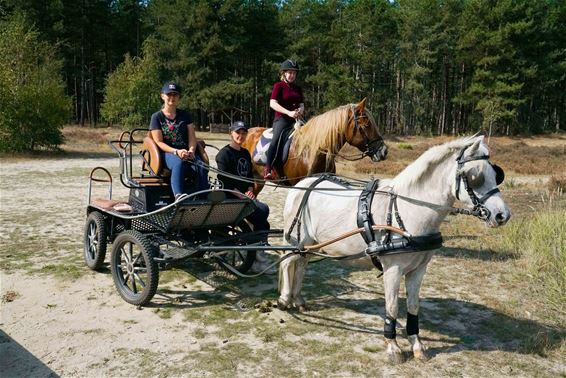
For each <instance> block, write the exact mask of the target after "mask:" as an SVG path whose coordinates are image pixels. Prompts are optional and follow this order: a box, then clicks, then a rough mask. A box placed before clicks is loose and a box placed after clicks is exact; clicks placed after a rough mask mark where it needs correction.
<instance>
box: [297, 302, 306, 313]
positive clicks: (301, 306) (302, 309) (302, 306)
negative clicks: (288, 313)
mask: <svg viewBox="0 0 566 378" xmlns="http://www.w3.org/2000/svg"><path fill="white" fill-rule="evenodd" d="M297 310H298V311H299V312H301V313H303V312H306V311H307V306H305V305H304V304H302V305H299V307H298V308H297Z"/></svg>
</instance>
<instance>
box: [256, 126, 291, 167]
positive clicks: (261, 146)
mask: <svg viewBox="0 0 566 378" xmlns="http://www.w3.org/2000/svg"><path fill="white" fill-rule="evenodd" d="M295 130H296V129H291V130H285V131H283V134H282V135H281V140H284V141H285V145H284V146H283V147H282V148H281V149H280V152H281V154H282V155H281V158H279V160H280V161H281V163H284V162H286V161H287V158H288V157H289V149H290V148H291V141H292V140H293V135H294V131H295ZM272 140H273V129H272V128H269V129H265V131H264V132H263V133H262V134H261V137H260V138H259V140H258V141H257V144H256V145H255V149H254V152H253V154H252V159H253V161H254V163H256V164H258V165H265V164H267V150H268V149H269V145H270V144H271V141H272Z"/></svg>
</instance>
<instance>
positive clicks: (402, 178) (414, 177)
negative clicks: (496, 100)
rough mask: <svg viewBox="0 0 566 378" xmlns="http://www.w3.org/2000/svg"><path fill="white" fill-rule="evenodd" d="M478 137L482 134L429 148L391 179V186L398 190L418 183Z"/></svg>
mask: <svg viewBox="0 0 566 378" xmlns="http://www.w3.org/2000/svg"><path fill="white" fill-rule="evenodd" d="M478 138H483V136H480V137H478V136H476V135H474V136H471V137H466V138H461V139H456V140H453V141H450V142H446V143H444V144H441V145H438V146H434V147H431V148H429V149H428V150H427V151H425V152H424V153H423V154H422V155H421V156H420V157H418V158H417V160H415V161H414V162H412V163H411V164H409V165H408V166H407V167H406V168H405V169H404V170H403V171H401V173H399V174H398V175H397V176H396V177H395V178H394V179H393V181H392V183H391V184H392V186H393V187H395V188H396V189H398V190H399V189H403V188H407V187H411V186H415V185H420V183H421V181H423V179H424V178H427V177H429V175H430V174H431V172H432V171H433V170H434V169H435V168H437V167H438V165H440V164H442V162H444V161H445V160H446V159H447V158H448V157H450V156H452V155H454V153H455V152H457V151H460V150H462V149H463V148H465V147H468V146H470V145H472V144H473V143H474V142H475V141H476V140H477V139H478Z"/></svg>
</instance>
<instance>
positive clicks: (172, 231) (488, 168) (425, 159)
mask: <svg viewBox="0 0 566 378" xmlns="http://www.w3.org/2000/svg"><path fill="white" fill-rule="evenodd" d="M358 108H360V106H359V104H358V106H357V107H356V106H351V107H348V108H345V109H341V112H343V113H344V116H343V117H342V118H341V119H342V120H343V121H341V122H339V123H340V124H342V125H346V126H348V127H349V128H346V127H345V126H344V127H343V128H341V129H339V128H337V129H336V130H341V131H340V132H341V134H340V135H342V136H348V135H350V136H353V135H357V136H358V137H359V136H360V135H361V136H363V137H362V138H359V144H358V145H356V144H354V143H357V142H355V139H349V140H348V143H351V144H352V145H355V146H357V147H358V148H359V149H360V150H361V151H363V153H364V154H365V155H368V154H369V155H372V156H374V157H375V156H376V155H379V151H381V150H382V149H381V148H377V147H376V146H379V143H375V141H376V140H378V139H376V138H373V137H372V138H370V137H368V130H370V129H371V128H370V127H368V125H370V124H367V125H362V124H361V123H360V122H359V121H360V115H359V114H358V113H359V111H360V109H358ZM361 110H362V111H363V109H361ZM362 120H363V119H362ZM366 120H367V117H366ZM306 127H307V126H305V128H306ZM366 128H368V130H366ZM143 131H144V132H145V130H143ZM134 134H135V130H134V131H133V132H131V133H126V134H123V135H122V137H121V138H120V140H118V141H113V142H110V143H111V146H112V148H113V149H114V150H115V151H116V152H117V153H118V154H119V156H120V168H121V172H120V179H121V181H122V184H123V185H124V186H126V187H127V188H129V190H130V198H129V200H128V201H125V202H119V201H113V200H112V195H111V190H112V177H111V175H110V174H109V173H108V171H107V170H105V169H104V168H95V169H94V170H93V171H92V172H91V175H90V183H92V182H98V181H102V182H106V183H108V184H109V194H108V198H107V199H105V200H93V199H91V198H90V197H91V195H90V193H91V186H90V185H89V202H88V206H87V216H88V217H87V224H86V227H85V246H84V255H85V261H86V263H87V265H88V266H89V267H90V268H91V269H98V268H100V267H101V265H102V263H103V261H104V256H105V253H106V247H107V244H108V243H113V248H112V254H111V258H110V268H111V271H112V276H113V279H114V282H115V284H116V287H117V289H118V291H119V293H120V295H121V296H122V297H123V298H124V299H125V300H126V301H127V302H128V303H132V304H137V305H144V304H147V303H148V302H149V301H150V300H151V298H152V297H153V295H154V294H155V292H156V290H157V284H158V271H159V265H160V264H161V263H167V262H175V261H180V260H184V259H187V258H190V257H203V258H210V259H214V260H216V261H218V263H219V265H221V266H222V267H224V268H226V269H228V270H229V271H231V272H233V273H237V274H239V275H241V274H242V273H244V272H246V271H247V270H248V269H249V268H250V266H251V264H252V263H253V260H254V257H255V252H256V251H260V250H274V251H281V252H287V253H286V254H285V256H282V257H281V258H279V260H278V261H277V262H276V263H280V262H282V264H281V266H280V273H279V284H280V287H279V290H280V297H279V299H278V305H279V307H280V308H282V309H285V308H288V307H296V308H299V309H301V308H304V307H305V301H304V299H303V297H302V296H301V289H302V284H303V278H304V275H305V269H306V266H307V264H308V261H309V258H310V257H311V256H312V255H319V256H322V257H323V258H328V257H332V258H343V257H346V258H348V257H353V258H358V257H364V256H365V257H371V258H372V259H378V260H379V261H380V265H382V268H383V278H384V292H385V304H386V309H385V321H384V336H385V337H386V339H387V343H388V346H387V353H388V355H389V356H390V358H391V359H392V360H394V361H400V360H402V359H403V355H402V353H401V349H400V348H399V346H398V345H397V342H396V319H397V316H398V311H399V307H398V296H399V288H400V283H401V278H402V277H403V276H404V277H405V286H406V288H407V323H406V332H407V336H408V338H409V341H410V342H411V349H412V351H413V354H414V356H415V357H416V358H423V359H424V358H426V353H425V347H424V345H423V344H422V342H421V341H420V339H419V337H418V333H419V328H418V325H419V320H418V312H419V292H420V287H421V283H422V279H423V277H424V274H425V272H426V268H427V265H428V263H429V262H430V260H431V258H432V254H433V250H434V249H436V248H439V247H440V245H441V240H442V239H441V235H440V231H439V228H440V224H441V223H442V221H443V220H444V218H446V216H447V215H448V214H468V215H473V216H476V217H478V218H479V219H481V220H482V221H485V222H486V224H488V225H489V226H491V227H498V226H502V225H504V224H505V223H506V222H507V221H508V220H509V218H510V216H511V213H510V211H509V209H508V207H507V205H506V203H505V201H504V200H503V198H502V196H501V194H500V192H499V188H498V186H499V185H500V184H501V183H502V181H503V178H504V173H503V170H502V169H501V168H499V167H498V166H496V165H494V164H492V163H491V162H490V161H489V158H490V156H489V146H488V145H487V144H486V143H485V141H484V139H483V137H481V136H480V137H472V138H464V139H460V140H455V141H452V142H448V143H445V144H443V145H440V146H436V147H433V148H431V149H429V150H428V151H427V152H425V153H424V154H423V155H421V157H419V158H418V159H417V160H416V161H415V162H413V163H412V164H410V165H409V166H408V167H406V168H405V169H404V170H403V172H401V173H400V174H399V175H397V176H396V177H395V178H393V179H391V180H381V181H374V180H372V181H370V182H368V183H364V184H365V185H361V186H360V185H359V184H360V183H358V185H352V183H351V182H344V181H343V180H336V179H333V178H332V176H329V177H326V176H323V177H319V178H316V177H307V178H304V179H302V180H300V179H299V178H297V177H296V176H294V177H295V178H297V180H296V181H298V183H297V185H295V186H294V187H293V188H292V189H291V190H290V191H289V194H288V195H287V199H286V203H285V207H284V211H283V215H284V228H285V229H284V231H285V233H284V236H285V239H286V241H287V242H289V243H290V244H291V245H289V246H274V245H268V243H267V237H268V236H269V234H270V233H272V232H273V233H279V234H281V233H282V231H281V230H275V231H270V232H254V231H252V230H250V227H249V226H248V224H247V223H246V222H245V221H244V218H245V217H246V216H247V215H248V214H250V213H251V212H252V211H253V210H254V208H255V204H254V203H253V201H252V200H250V199H247V198H244V199H227V198H226V192H227V191H225V190H222V189H218V188H212V189H210V190H204V191H200V192H196V193H194V194H192V195H189V196H182V197H180V198H179V199H177V200H176V201H173V198H172V196H171V194H170V192H169V190H168V189H169V188H168V186H167V185H168V184H167V178H166V177H165V175H164V174H163V173H161V167H160V164H159V161H156V160H155V159H159V153H158V150H157V148H156V147H155V146H152V145H151V143H152V141H151V140H148V138H146V139H145V141H144V140H139V141H138V140H137V139H136V138H135V135H134ZM334 134H336V135H338V132H337V131H334ZM303 137H304V135H303ZM334 139H335V140H338V141H341V142H343V140H344V138H343V137H337V138H334ZM144 143H145V145H144ZM342 144H343V143H342ZM139 145H142V148H141V153H140V155H139V156H140V157H141V160H142V163H141V164H139V166H141V167H142V171H145V173H143V172H142V174H141V175H138V176H136V175H134V174H133V169H134V166H135V164H133V153H134V150H135V147H134V146H139ZM246 148H248V150H249V149H251V148H253V146H248V147H246ZM333 148H335V147H332V148H330V147H329V148H327V149H326V150H325V151H320V149H321V148H320V147H319V148H318V149H317V153H320V154H322V155H325V154H326V156H328V155H332V156H334V153H335V152H337V151H336V150H335V149H333ZM382 152H383V151H382ZM306 155H308V153H305V156H306ZM315 155H316V154H315ZM303 157H304V156H303V155H300V154H297V155H296V156H294V160H296V162H303V160H305V161H306V160H307V159H306V158H303ZM315 159H317V160H314V161H315V162H316V161H318V160H320V159H322V158H320V156H315ZM310 162H311V163H313V161H312V160H311V161H310ZM323 166H324V164H323ZM326 166H328V165H326ZM98 171H101V172H104V173H105V177H103V178H98V177H95V175H96V173H97V172H98ZM306 172H307V173H308V174H311V173H313V172H311V171H310V170H306ZM291 181H293V180H288V182H289V183H291ZM374 194H375V195H376V198H375V199H374ZM378 198H380V199H378ZM457 200H459V201H460V203H461V204H463V205H464V207H454V206H453V205H454V203H455V202H456V201H457ZM376 223H377V224H376ZM276 263H274V264H276Z"/></svg>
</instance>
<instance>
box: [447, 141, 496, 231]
mask: <svg viewBox="0 0 566 378" xmlns="http://www.w3.org/2000/svg"><path fill="white" fill-rule="evenodd" d="M466 149H467V147H466V148H463V149H462V151H460V153H459V154H458V157H457V158H456V163H457V164H458V167H457V168H456V198H457V199H460V182H463V183H464V189H465V190H466V192H468V196H469V197H470V200H471V201H472V204H473V205H474V207H473V209H472V211H471V212H469V210H468V212H459V213H463V214H469V215H473V216H476V217H478V218H479V219H481V220H483V221H486V220H487V219H489V217H490V215H491V213H490V211H489V210H488V208H487V207H485V205H484V203H485V201H487V199H488V198H489V197H491V196H493V195H494V194H496V193H499V188H498V187H497V186H496V187H495V188H493V189H491V190H489V191H488V192H487V193H485V194H484V195H483V196H481V197H479V198H478V196H477V195H476V193H475V192H474V190H473V188H472V186H471V185H470V184H469V182H468V177H467V175H466V174H465V173H464V170H463V169H462V168H463V167H464V164H466V163H468V162H471V161H475V160H489V155H481V156H475V157H474V156H472V157H468V158H466V159H464V153H465V152H466ZM489 164H490V165H491V167H492V168H493V169H494V171H495V183H496V184H497V185H500V184H501V183H502V182H503V180H504V179H505V172H504V171H503V169H502V168H501V167H499V166H498V165H496V164H492V163H491V162H490V163H489ZM460 210H466V209H460Z"/></svg>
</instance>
